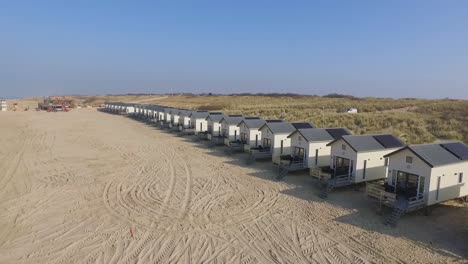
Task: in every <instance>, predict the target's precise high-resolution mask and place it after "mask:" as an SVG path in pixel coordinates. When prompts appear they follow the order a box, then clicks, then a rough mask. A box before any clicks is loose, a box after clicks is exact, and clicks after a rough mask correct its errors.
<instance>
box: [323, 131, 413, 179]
mask: <svg viewBox="0 0 468 264" xmlns="http://www.w3.org/2000/svg"><path fill="white" fill-rule="evenodd" d="M327 146H331V159H330V168H331V169H333V174H334V176H342V175H350V176H352V178H353V182H354V183H359V182H366V181H372V180H377V179H383V178H386V177H387V166H386V165H387V161H386V158H385V157H384V156H385V155H387V154H389V153H391V152H393V151H395V150H397V149H399V148H401V147H403V146H404V143H403V142H402V141H401V140H400V139H398V138H397V137H395V136H394V135H391V134H380V135H344V136H342V137H341V138H339V139H336V140H334V141H332V142H330V143H328V144H327Z"/></svg>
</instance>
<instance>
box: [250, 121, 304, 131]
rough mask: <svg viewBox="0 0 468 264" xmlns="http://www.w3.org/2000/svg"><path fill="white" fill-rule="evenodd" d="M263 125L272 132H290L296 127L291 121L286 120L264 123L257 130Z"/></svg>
mask: <svg viewBox="0 0 468 264" xmlns="http://www.w3.org/2000/svg"><path fill="white" fill-rule="evenodd" d="M264 127H268V128H269V129H270V131H271V132H272V133H273V134H291V133H292V132H294V131H296V128H295V127H294V126H293V125H292V124H291V123H286V122H274V123H265V124H264V125H263V126H261V127H260V128H259V129H258V130H260V129H263V128H264Z"/></svg>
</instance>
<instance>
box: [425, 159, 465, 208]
mask: <svg viewBox="0 0 468 264" xmlns="http://www.w3.org/2000/svg"><path fill="white" fill-rule="evenodd" d="M460 173H463V181H462V183H459V182H458V180H459V176H460ZM467 174H468V161H465V162H460V163H454V164H450V165H445V166H440V167H434V168H432V174H431V180H430V184H429V193H428V194H429V196H428V205H431V204H436V203H440V202H443V201H447V200H451V199H454V198H459V197H464V196H467V195H468V181H467V178H468V176H467ZM439 176H440V189H439V196H438V197H437V189H438V188H437V187H438V186H437V185H438V184H437V183H438V179H437V178H438V177H439Z"/></svg>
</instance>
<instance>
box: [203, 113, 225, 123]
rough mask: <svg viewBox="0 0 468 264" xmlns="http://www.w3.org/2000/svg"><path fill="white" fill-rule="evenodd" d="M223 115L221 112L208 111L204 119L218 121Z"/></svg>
mask: <svg viewBox="0 0 468 264" xmlns="http://www.w3.org/2000/svg"><path fill="white" fill-rule="evenodd" d="M223 117H225V115H224V114H223V113H215V114H214V113H210V114H209V115H208V116H207V117H206V120H208V119H210V120H211V121H212V122H213V123H219V122H220V121H221V120H222V119H223Z"/></svg>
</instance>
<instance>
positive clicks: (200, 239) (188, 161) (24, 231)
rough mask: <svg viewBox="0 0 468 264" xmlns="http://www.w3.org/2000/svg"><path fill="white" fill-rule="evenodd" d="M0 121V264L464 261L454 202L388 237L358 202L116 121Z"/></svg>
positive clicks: (103, 117)
mask: <svg viewBox="0 0 468 264" xmlns="http://www.w3.org/2000/svg"><path fill="white" fill-rule="evenodd" d="M0 124H1V127H0V146H1V147H0V172H1V173H0V210H1V212H2V213H1V214H0V263H408V262H411V263H429V262H439V263H446V262H458V263H466V257H467V256H468V253H467V252H468V247H467V242H468V239H467V238H468V227H467V223H468V214H467V209H468V207H466V206H464V205H459V204H456V203H452V204H448V205H444V206H439V207H437V208H435V209H434V212H433V215H432V216H429V217H425V216H423V215H422V214H415V215H410V216H408V217H406V218H405V219H403V220H402V222H401V223H400V226H399V227H398V228H389V227H386V226H384V225H382V223H381V222H382V221H381V218H380V217H379V216H377V215H376V214H375V213H374V212H373V210H372V206H371V205H372V204H371V203H370V202H369V201H367V199H365V196H364V195H363V194H362V193H359V192H355V191H352V190H344V191H341V192H337V193H336V194H332V195H331V198H330V199H329V200H327V201H322V200H320V199H318V198H317V193H318V191H317V189H316V188H314V186H313V182H312V181H311V179H310V178H309V177H307V176H303V175H302V176H301V175H293V176H291V177H289V178H287V179H286V180H285V182H277V181H274V180H273V178H274V168H273V167H272V166H271V164H269V163H263V164H257V165H255V166H251V167H246V166H245V165H242V162H239V161H238V158H239V156H234V157H226V156H224V155H223V154H222V151H221V149H215V150H209V149H207V148H205V147H203V146H201V145H200V144H199V143H193V142H191V141H190V140H189V139H186V138H178V137H174V136H173V135H171V134H167V133H165V132H162V131H159V130H157V129H155V128H153V127H151V126H148V125H145V124H141V123H138V122H137V121H133V120H131V119H128V118H126V117H122V116H114V115H109V114H105V113H100V112H97V111H96V110H95V109H80V110H75V111H72V112H69V113H46V112H35V111H34V112H16V113H13V112H7V113H0ZM449 223H450V224H449Z"/></svg>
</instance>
